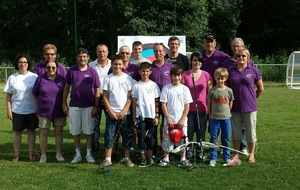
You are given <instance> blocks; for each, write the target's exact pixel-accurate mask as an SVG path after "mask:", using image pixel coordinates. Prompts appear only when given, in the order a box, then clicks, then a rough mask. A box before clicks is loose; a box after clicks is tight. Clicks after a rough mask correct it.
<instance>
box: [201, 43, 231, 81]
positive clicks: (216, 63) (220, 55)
mask: <svg viewBox="0 0 300 190" xmlns="http://www.w3.org/2000/svg"><path fill="white" fill-rule="evenodd" d="M201 53H202V56H203V64H202V67H201V69H202V70H203V71H206V72H208V73H209V74H210V76H211V78H212V79H214V72H215V70H216V69H217V68H219V67H221V66H222V63H223V62H224V61H225V60H227V59H229V58H230V56H229V55H227V54H226V53H224V52H222V51H219V50H217V49H216V50H215V51H214V52H213V54H212V55H211V56H210V57H207V56H206V54H205V50H202V52H201Z"/></svg>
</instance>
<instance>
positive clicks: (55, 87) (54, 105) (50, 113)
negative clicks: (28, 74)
mask: <svg viewBox="0 0 300 190" xmlns="http://www.w3.org/2000/svg"><path fill="white" fill-rule="evenodd" d="M64 81H65V78H64V77H63V76H61V75H60V74H57V75H56V77H55V79H54V80H51V79H48V76H47V73H44V74H42V75H41V76H39V77H38V78H37V79H36V81H35V83H34V86H33V89H32V94H33V95H34V96H37V97H38V99H37V114H38V115H39V116H43V117H48V118H51V119H52V118H60V117H65V116H66V115H65V114H64V112H63V109H62V97H63V91H64V85H65V83H64Z"/></svg>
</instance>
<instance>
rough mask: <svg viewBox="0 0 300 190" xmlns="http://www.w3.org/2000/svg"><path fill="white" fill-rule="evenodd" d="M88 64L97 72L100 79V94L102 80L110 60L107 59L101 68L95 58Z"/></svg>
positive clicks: (108, 67)
mask: <svg viewBox="0 0 300 190" xmlns="http://www.w3.org/2000/svg"><path fill="white" fill-rule="evenodd" d="M89 66H91V67H93V68H94V69H95V70H96V71H97V74H98V76H99V79H100V93H101V94H102V93H103V80H104V78H105V77H106V76H107V73H108V71H109V69H110V67H111V61H110V59H107V65H105V66H104V67H103V68H102V67H100V65H99V64H98V59H96V60H95V61H92V62H90V63H89Z"/></svg>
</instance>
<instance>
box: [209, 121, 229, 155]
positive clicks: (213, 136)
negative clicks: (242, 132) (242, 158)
mask: <svg viewBox="0 0 300 190" xmlns="http://www.w3.org/2000/svg"><path fill="white" fill-rule="evenodd" d="M230 125H231V124H230V119H225V120H217V119H211V120H210V142H211V143H214V144H217V141H218V134H219V130H220V129H221V142H222V145H223V146H226V147H230V128H231V127H230ZM209 151H210V160H217V157H218V155H217V154H218V153H217V149H216V148H210V149H209ZM229 159H230V150H229V149H227V148H223V161H227V160H229Z"/></svg>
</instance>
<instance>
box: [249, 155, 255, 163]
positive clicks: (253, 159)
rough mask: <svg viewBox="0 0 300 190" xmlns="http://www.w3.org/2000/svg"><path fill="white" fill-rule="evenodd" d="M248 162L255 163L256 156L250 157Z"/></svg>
mask: <svg viewBox="0 0 300 190" xmlns="http://www.w3.org/2000/svg"><path fill="white" fill-rule="evenodd" d="M248 163H249V164H254V163H255V158H254V156H251V157H249V159H248Z"/></svg>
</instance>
